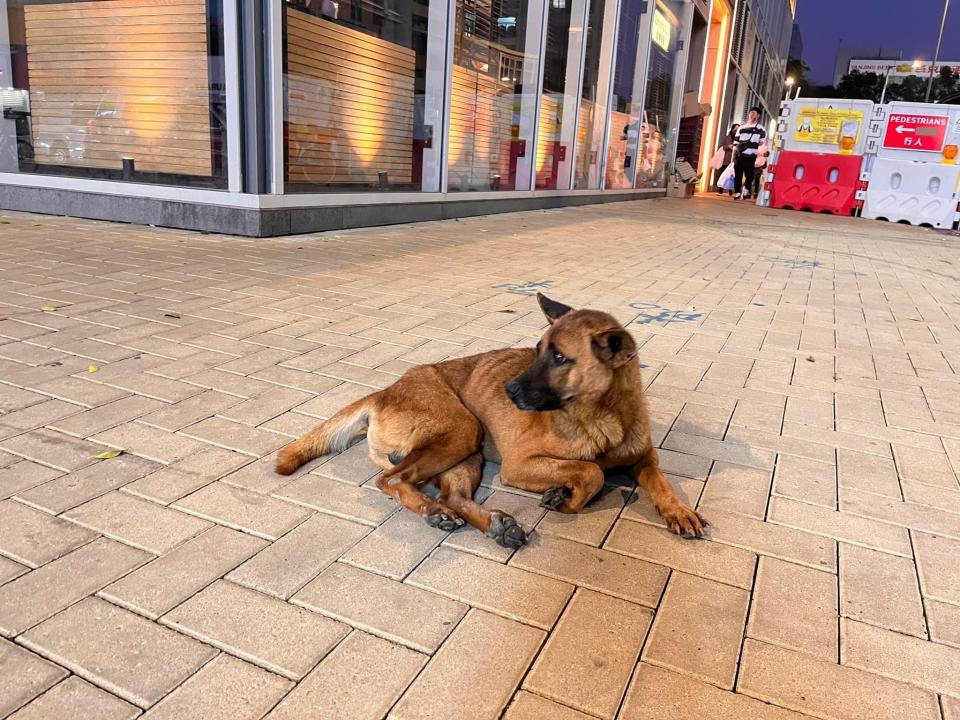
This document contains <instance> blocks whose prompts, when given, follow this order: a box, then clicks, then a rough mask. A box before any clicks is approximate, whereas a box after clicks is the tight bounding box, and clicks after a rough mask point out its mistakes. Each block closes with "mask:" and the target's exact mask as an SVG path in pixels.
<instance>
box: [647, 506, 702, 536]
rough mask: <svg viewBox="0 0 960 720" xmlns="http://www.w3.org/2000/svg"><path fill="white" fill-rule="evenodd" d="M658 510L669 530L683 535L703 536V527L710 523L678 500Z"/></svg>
mask: <svg viewBox="0 0 960 720" xmlns="http://www.w3.org/2000/svg"><path fill="white" fill-rule="evenodd" d="M658 510H659V511H660V517H662V518H663V519H664V521H665V522H666V523H667V527H668V528H670V531H671V532H673V533H676V534H677V535H682V536H684V537H703V532H704V529H705V528H706V527H707V526H708V525H709V524H710V523H709V522H707V520H706V518H705V517H703V516H702V515H701V514H700V513H698V512H697V511H696V510H693V509H692V508H689V507H687V506H686V505H684V504H683V503H682V502H680V501H679V500H678V501H677V502H676V503H675V504H673V505H669V506H667V507H664V508H658Z"/></svg>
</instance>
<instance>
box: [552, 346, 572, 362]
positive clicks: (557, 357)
mask: <svg viewBox="0 0 960 720" xmlns="http://www.w3.org/2000/svg"><path fill="white" fill-rule="evenodd" d="M550 361H551V362H552V363H553V364H554V365H566V364H567V363H568V362H570V360H569V358H568V357H567V356H566V355H564V354H563V353H562V352H560V351H559V350H554V351H553V354H552V355H551V356H550Z"/></svg>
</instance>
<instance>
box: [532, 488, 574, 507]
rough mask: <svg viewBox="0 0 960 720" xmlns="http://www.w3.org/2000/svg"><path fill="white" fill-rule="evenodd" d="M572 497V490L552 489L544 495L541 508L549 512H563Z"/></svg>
mask: <svg viewBox="0 0 960 720" xmlns="http://www.w3.org/2000/svg"><path fill="white" fill-rule="evenodd" d="M572 497H573V493H572V492H571V491H570V488H568V487H552V488H550V489H549V490H547V491H546V492H545V493H544V494H543V498H542V499H541V500H540V507H545V508H547V510H561V509H562V508H563V507H565V506H566V504H567V502H568V501H569V500H570V498H572ZM561 511H562V510H561Z"/></svg>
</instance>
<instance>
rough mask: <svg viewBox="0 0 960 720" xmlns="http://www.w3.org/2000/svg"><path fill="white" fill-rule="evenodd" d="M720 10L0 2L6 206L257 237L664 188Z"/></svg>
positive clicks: (597, 2)
mask: <svg viewBox="0 0 960 720" xmlns="http://www.w3.org/2000/svg"><path fill="white" fill-rule="evenodd" d="M725 1H726V0H713V2H712V3H710V4H709V5H707V4H705V3H704V2H702V1H701V0H447V1H446V2H442V1H441V0H432V1H431V0H286V2H281V0H176V1H175V2H173V1H171V0H163V1H162V2H161V1H159V0H5V1H4V0H0V6H4V5H5V8H3V10H4V11H3V12H0V105H2V116H0V207H4V208H6V209H15V210H28V211H40V212H50V213H62V214H70V215H78V216H86V217H98V218H104V219H113V220H125V221H131V222H138V223H149V224H157V225H165V226H173V227H185V228H192V229H201V230H212V231H221V232H231V233H237V234H246V235H258V236H259V235H278V234H288V233H295V232H307V231H314V230H323V229H333V228H342V227H355V226H360V225H369V224H379V223H388V222H406V221H412V220H420V219H439V218H442V217H452V216H458V215H471V214H482V213H488V212H497V211H505V210H513V209H529V208H536V207H554V206H559V205H564V204H580V203H588V202H604V201H609V200H618V199H631V198H636V197H646V196H650V195H658V194H663V192H664V188H665V186H666V184H667V181H668V173H669V171H670V169H671V166H672V164H673V162H674V159H675V154H676V149H677V143H678V127H679V125H680V119H681V115H682V113H683V108H684V95H685V92H686V91H687V90H688V85H689V82H690V80H689V78H690V77H691V76H693V75H696V77H697V82H698V84H699V82H700V81H701V78H702V77H703V70H704V68H705V66H706V57H707V55H708V53H705V52H701V51H700V50H698V51H697V52H698V53H699V54H698V56H697V59H696V62H698V63H700V67H699V68H698V70H697V71H696V72H695V71H694V70H693V69H692V68H691V67H690V64H689V61H690V59H691V58H690V55H691V47H692V45H691V36H692V33H693V30H694V24H695V15H698V16H702V14H703V9H704V8H706V12H707V14H708V16H710V17H711V20H712V15H711V13H712V8H713V6H714V5H715V4H716V5H717V6H718V7H720V6H723V7H724V8H726V9H727V13H726V16H725V17H729V18H732V17H733V12H734V8H732V7H730V6H729V5H725V4H724V3H725ZM740 1H741V2H745V3H746V2H748V0H740ZM727 25H728V26H731V27H732V25H733V24H732V23H731V22H730V21H729V20H728V21H727ZM701 26H702V23H701V24H700V25H698V27H701ZM758 27H760V26H759V25H758ZM708 39H709V38H708ZM721 40H722V38H719V37H717V38H714V42H715V45H716V47H715V48H714V52H715V54H716V56H717V58H720V57H723V55H724V54H725V52H726V50H725V48H724V47H722V44H723V43H722V42H721ZM708 44H709V43H706V42H705V43H704V46H705V47H706V45H708ZM722 65H723V63H722V62H721V63H720V64H719V65H718V64H717V63H714V66H713V67H712V69H711V73H713V76H716V77H717V78H721V76H722V71H721V70H720V69H718V68H722ZM781 75H782V72H781ZM721 85H722V82H721V81H720V80H717V81H716V82H713V83H712V86H711V92H712V93H713V96H715V99H716V101H717V102H719V100H720V97H721V96H722V87H721ZM698 89H699V85H698ZM714 106H716V103H715V105H714Z"/></svg>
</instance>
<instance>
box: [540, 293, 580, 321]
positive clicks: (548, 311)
mask: <svg viewBox="0 0 960 720" xmlns="http://www.w3.org/2000/svg"><path fill="white" fill-rule="evenodd" d="M537 302H538V303H540V309H541V310H543V314H544V315H546V316H547V320H548V321H549V322H550V324H551V325H553V323H555V322H556V321H557V320H558V319H559V318H561V317H563V316H564V315H566V314H567V313H568V312H570V311H571V310H573V308H572V307H570V306H569V305H564V304H563V303H559V302H557V301H556V300H551V299H550V298H548V297H547V296H546V295H544V294H543V293H537Z"/></svg>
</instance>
